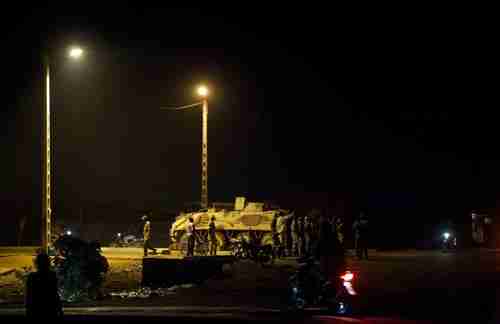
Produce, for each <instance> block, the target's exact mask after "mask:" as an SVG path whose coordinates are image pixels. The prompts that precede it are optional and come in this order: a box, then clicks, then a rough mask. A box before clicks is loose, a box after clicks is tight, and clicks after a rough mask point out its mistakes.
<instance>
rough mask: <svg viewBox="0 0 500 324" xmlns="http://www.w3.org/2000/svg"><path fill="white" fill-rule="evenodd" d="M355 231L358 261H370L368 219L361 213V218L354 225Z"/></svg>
mask: <svg viewBox="0 0 500 324" xmlns="http://www.w3.org/2000/svg"><path fill="white" fill-rule="evenodd" d="M352 228H353V231H354V240H355V241H354V243H355V248H356V255H357V256H358V259H360V260H361V259H363V256H364V257H365V259H368V219H367V218H366V216H365V215H364V214H363V213H361V214H360V215H359V218H358V219H357V220H355V221H354V223H353V224H352Z"/></svg>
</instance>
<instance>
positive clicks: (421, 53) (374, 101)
mask: <svg viewBox="0 0 500 324" xmlns="http://www.w3.org/2000/svg"><path fill="white" fill-rule="evenodd" d="M377 9H378V10H377V11H373V10H371V9H370V8H356V9H355V10H353V9H349V10H347V9H343V8H328V7H299V6H293V5H288V6H286V7H281V8H271V7H247V8H245V7H241V8H239V7H236V6H234V7H211V8H182V9H180V8H176V9H172V8H151V9H144V8H139V7H138V8H132V7H120V6H116V7H93V8H90V7H89V8H87V7H84V6H83V5H82V7H79V8H69V7H68V8H49V9H43V10H37V9H31V10H26V9H22V10H21V9H19V10H16V9H12V11H11V13H10V15H9V17H5V19H4V20H3V21H2V25H1V28H2V31H3V34H4V37H2V39H3V44H2V45H3V46H2V48H3V50H2V52H1V56H2V62H3V63H4V64H3V68H2V74H3V79H4V80H6V81H7V82H8V84H7V86H6V87H4V91H5V93H4V95H3V96H2V100H3V104H2V106H1V112H0V113H1V120H2V127H1V128H0V129H1V133H0V134H1V136H0V141H1V144H2V148H3V158H2V164H1V169H0V170H1V171H0V172H1V179H2V181H1V182H0V183H1V184H0V189H1V193H2V197H1V201H2V204H4V206H7V207H6V208H7V210H10V211H11V212H13V213H15V214H16V213H18V212H19V210H24V211H23V212H31V213H37V212H38V209H39V207H38V206H39V203H40V202H39V191H40V188H39V187H40V135H39V134H40V127H41V120H40V117H41V115H40V111H41V110H42V109H43V106H42V102H43V97H42V80H41V75H42V67H41V60H40V53H41V50H42V48H43V46H45V45H46V44H48V45H49V48H50V51H51V52H50V53H51V59H52V68H53V71H52V78H53V88H52V96H53V116H54V120H53V122H54V128H53V136H54V156H53V159H54V181H55V184H54V186H55V197H56V203H55V204H56V206H55V209H56V210H59V211H62V210H72V209H74V208H76V207H75V206H78V205H86V204H96V203H102V204H108V203H111V204H122V205H126V206H130V207H131V208H147V207H148V206H151V205H158V204H159V203H158V202H159V201H161V202H162V204H163V203H164V204H165V205H178V204H181V203H183V202H185V201H193V200H198V197H199V182H200V168H199V160H200V139H201V114H200V112H199V110H193V111H184V112H175V113H173V112H164V111H160V110H159V107H161V106H175V105H183V104H187V103H191V102H193V101H195V100H196V97H195V96H194V94H193V89H194V86H195V85H196V84H197V83H199V82H201V81H202V82H206V83H207V84H209V85H210V87H211V88H213V90H212V92H213V95H212V97H211V98H210V106H209V109H210V113H209V189H210V192H209V194H210V199H211V200H226V201H228V200H229V201H230V200H232V199H233V197H234V196H235V195H240V194H243V195H247V196H248V197H251V198H253V199H285V200H286V197H287V195H289V194H290V195H291V194H292V193H293V194H294V195H295V194H296V193H300V192H320V193H327V194H328V193H329V194H330V195H331V196H332V197H333V196H335V193H336V192H345V193H350V194H352V195H353V196H355V197H357V198H356V201H357V203H358V204H359V208H388V207H391V208H392V207H394V208H403V209H412V210H414V211H415V210H417V209H418V210H425V209H427V210H434V211H435V210H449V208H450V206H453V207H454V208H458V207H459V208H477V207H481V206H489V205H491V204H492V203H494V198H495V193H496V191H497V188H496V184H497V183H498V181H499V180H500V173H499V171H498V165H499V162H500V155H499V153H498V149H497V146H498V144H497V142H498V140H497V138H498V134H497V123H498V117H499V114H498V112H497V111H498V100H492V98H493V96H492V93H493V89H494V88H496V87H497V85H496V83H497V82H496V79H497V78H498V77H497V73H496V72H494V69H493V67H494V65H493V64H492V62H493V58H494V57H495V56H496V57H498V56H497V55H496V54H498V53H497V52H495V50H494V49H495V45H496V44H495V43H496V37H494V35H493V30H494V28H493V21H491V20H489V19H488V17H485V16H481V15H476V13H474V12H473V11H468V10H464V11H463V12H458V11H457V12H453V11H452V10H451V9H450V8H446V9H445V10H440V11H438V10H436V8H433V10H430V9H429V10H428V9H426V8H420V9H419V10H417V8H412V10H408V9H403V8H391V9H392V10H395V11H391V10H385V8H377ZM387 9H389V8H387ZM73 43H79V44H82V45H83V46H84V47H85V48H86V49H87V51H88V52H87V53H86V56H85V59H84V60H83V61H82V62H79V63H78V64H75V63H71V62H68V61H67V59H66V58H65V57H64V50H65V49H66V47H67V46H68V45H70V44H73Z"/></svg>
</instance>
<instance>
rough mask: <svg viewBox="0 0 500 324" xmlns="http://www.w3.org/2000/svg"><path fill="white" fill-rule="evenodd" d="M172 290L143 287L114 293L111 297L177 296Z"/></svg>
mask: <svg viewBox="0 0 500 324" xmlns="http://www.w3.org/2000/svg"><path fill="white" fill-rule="evenodd" d="M170 288H171V287H170ZM170 288H156V289H151V288H149V287H142V288H139V289H136V290H130V291H121V292H112V293H110V294H109V295H110V296H111V297H120V298H150V297H152V296H159V297H163V296H167V295H173V294H175V292H174V290H171V289H170Z"/></svg>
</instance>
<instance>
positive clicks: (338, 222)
mask: <svg viewBox="0 0 500 324" xmlns="http://www.w3.org/2000/svg"><path fill="white" fill-rule="evenodd" d="M335 232H336V233H337V239H338V240H339V243H340V244H341V245H343V244H344V221H343V220H342V218H341V217H335Z"/></svg>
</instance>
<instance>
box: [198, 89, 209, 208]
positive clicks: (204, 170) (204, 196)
mask: <svg viewBox="0 0 500 324" xmlns="http://www.w3.org/2000/svg"><path fill="white" fill-rule="evenodd" d="M203 89H204V90H203ZM198 94H199V95H200V96H202V97H203V112H202V135H201V136H202V148H201V207H202V208H208V136H207V132H208V100H207V98H206V96H207V95H208V90H207V89H206V88H205V87H200V88H199V89H198Z"/></svg>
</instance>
